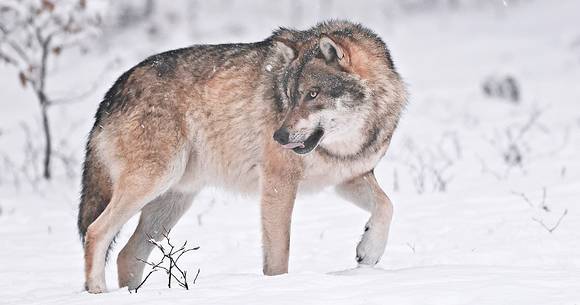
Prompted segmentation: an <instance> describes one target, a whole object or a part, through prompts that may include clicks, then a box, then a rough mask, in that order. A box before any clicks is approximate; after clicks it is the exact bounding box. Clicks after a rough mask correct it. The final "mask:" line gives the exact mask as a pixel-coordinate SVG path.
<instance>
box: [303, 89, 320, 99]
mask: <svg viewBox="0 0 580 305" xmlns="http://www.w3.org/2000/svg"><path fill="white" fill-rule="evenodd" d="M318 91H319V89H318V88H314V89H311V90H310V91H308V94H307V95H306V100H313V99H315V98H316V97H317V96H318Z"/></svg>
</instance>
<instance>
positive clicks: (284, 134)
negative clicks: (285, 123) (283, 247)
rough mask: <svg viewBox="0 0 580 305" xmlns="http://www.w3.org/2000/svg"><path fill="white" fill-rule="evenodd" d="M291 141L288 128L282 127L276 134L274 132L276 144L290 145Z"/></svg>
mask: <svg viewBox="0 0 580 305" xmlns="http://www.w3.org/2000/svg"><path fill="white" fill-rule="evenodd" d="M289 139H290V132H288V128H286V127H281V128H280V129H278V130H276V132H274V140H276V142H278V143H280V144H281V145H286V144H288V141H289Z"/></svg>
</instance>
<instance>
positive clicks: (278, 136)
mask: <svg viewBox="0 0 580 305" xmlns="http://www.w3.org/2000/svg"><path fill="white" fill-rule="evenodd" d="M273 39H274V41H275V43H276V48H277V50H278V52H279V54H281V56H282V57H283V59H284V61H285V62H286V63H287V64H286V65H285V68H284V69H282V73H280V78H279V79H278V83H277V90H278V93H277V97H278V99H279V103H280V104H281V105H282V106H283V107H280V108H281V109H283V112H284V119H283V121H282V122H281V126H280V128H279V129H278V130H276V131H275V133H274V135H273V137H274V139H275V140H276V141H277V142H278V143H279V144H280V145H282V147H284V148H287V149H292V150H293V151H294V152H296V153H298V154H306V153H309V152H311V151H313V150H314V149H315V148H316V147H318V146H321V147H323V148H324V149H325V150H326V151H329V152H331V153H333V154H335V155H339V156H341V155H351V154H356V153H357V152H358V151H360V150H361V149H363V148H364V147H363V146H364V145H365V143H366V142H368V139H367V138H368V137H367V134H369V133H373V132H375V128H377V127H376V126H374V125H376V123H377V122H375V121H376V120H377V119H378V118H380V117H381V116H382V117H383V118H385V115H386V113H385V111H386V108H387V107H388V105H387V104H388V103H389V100H393V98H392V96H391V95H393V94H389V93H388V92H386V91H388V90H391V91H397V90H399V91H401V90H404V89H399V88H394V86H393V83H394V82H395V83H396V82H399V78H398V75H397V73H396V72H395V71H394V67H393V64H392V62H391V59H390V56H389V53H388V50H387V48H386V46H385V45H384V43H383V42H382V40H380V38H378V37H377V36H376V35H375V34H374V33H372V32H370V31H369V30H367V29H364V28H363V27H361V26H360V25H355V24H352V23H349V22H329V23H323V24H319V25H318V26H316V27H314V28H312V29H310V30H308V31H303V32H299V31H293V30H287V29H281V30H280V31H278V32H276V33H275V35H274V36H273ZM395 87H396V86H395ZM394 95H396V94H394ZM397 116H398V113H397ZM375 133H376V132H375Z"/></svg>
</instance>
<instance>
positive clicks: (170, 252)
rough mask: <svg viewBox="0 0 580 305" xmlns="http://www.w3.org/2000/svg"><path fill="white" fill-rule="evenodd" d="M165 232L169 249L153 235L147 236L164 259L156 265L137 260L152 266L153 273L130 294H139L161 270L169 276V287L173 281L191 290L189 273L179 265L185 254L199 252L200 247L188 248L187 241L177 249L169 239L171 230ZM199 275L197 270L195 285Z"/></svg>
mask: <svg viewBox="0 0 580 305" xmlns="http://www.w3.org/2000/svg"><path fill="white" fill-rule="evenodd" d="M163 230H164V233H162V235H163V238H164V239H165V242H166V243H167V246H168V247H165V246H164V245H163V244H162V243H161V242H159V241H157V240H155V238H153V237H152V236H151V235H149V234H148V235H147V238H148V240H147V241H148V242H149V243H150V244H152V245H154V246H155V248H156V249H158V250H159V251H160V252H161V254H162V255H163V257H162V258H161V260H160V261H158V262H156V263H154V262H149V261H146V260H145V259H142V258H136V259H137V260H138V261H140V262H142V263H144V264H146V265H149V266H151V271H150V272H149V273H148V274H147V276H145V278H144V279H143V281H142V282H141V283H140V284H139V285H138V286H137V287H136V288H135V289H134V290H130V289H129V292H135V293H137V291H138V290H139V288H141V287H142V286H143V284H145V282H146V281H147V279H149V277H150V276H151V274H153V273H154V272H157V271H159V270H163V271H165V273H166V274H167V287H169V288H171V283H172V281H173V280H175V281H176V282H177V284H178V285H179V286H181V287H183V288H185V289H187V290H189V284H188V282H187V271H186V270H183V269H182V268H181V267H179V265H178V264H177V263H178V261H179V259H180V258H181V256H183V254H185V253H187V252H190V251H194V250H198V249H199V247H193V248H187V247H186V246H187V241H185V242H184V243H183V245H182V246H181V247H179V248H177V247H175V245H174V244H173V243H172V242H171V239H170V238H169V233H170V230H166V229H165V228H164V229H163ZM199 273H200V269H197V274H196V275H195V278H194V280H193V283H194V284H195V281H196V280H197V277H198V276H199ZM176 274H177V275H176Z"/></svg>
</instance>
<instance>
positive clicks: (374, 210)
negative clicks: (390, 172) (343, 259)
mask: <svg viewBox="0 0 580 305" xmlns="http://www.w3.org/2000/svg"><path fill="white" fill-rule="evenodd" d="M337 192H338V194H339V195H341V196H342V197H343V198H345V199H346V200H348V201H350V202H352V203H354V204H356V205H357V206H359V207H361V208H362V209H365V210H367V211H369V212H371V217H370V218H369V220H368V222H367V224H366V226H365V231H364V233H363V236H362V239H361V241H360V242H359V244H358V246H357V247H356V261H357V262H358V263H359V264H362V265H375V264H377V263H378V262H379V260H380V259H381V256H382V255H383V253H384V252H385V247H386V245H387V239H388V237H389V227H390V225H391V219H392V217H393V205H392V203H391V200H390V199H389V197H387V195H386V194H385V192H383V190H382V189H381V187H380V186H379V184H378V182H377V180H376V178H375V175H374V173H373V172H372V171H371V172H369V173H367V174H364V175H362V176H360V177H357V178H354V179H352V180H350V181H347V182H345V183H343V184H340V185H339V186H338V187H337Z"/></svg>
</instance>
